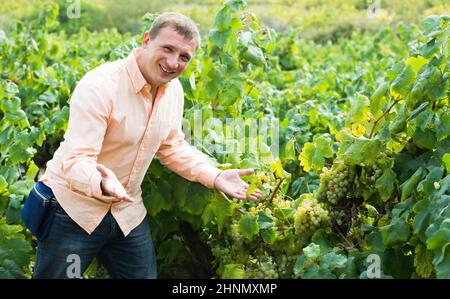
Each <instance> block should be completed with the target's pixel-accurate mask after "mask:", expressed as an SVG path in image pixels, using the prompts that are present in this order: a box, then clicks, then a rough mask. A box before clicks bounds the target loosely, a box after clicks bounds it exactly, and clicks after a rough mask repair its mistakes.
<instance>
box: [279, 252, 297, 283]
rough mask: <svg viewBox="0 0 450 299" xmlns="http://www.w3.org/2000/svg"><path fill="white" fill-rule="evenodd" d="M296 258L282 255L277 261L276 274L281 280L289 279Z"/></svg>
mask: <svg viewBox="0 0 450 299" xmlns="http://www.w3.org/2000/svg"><path fill="white" fill-rule="evenodd" d="M296 260H297V257H295V256H287V255H282V256H281V257H280V258H279V259H278V273H279V275H280V277H281V278H291V277H290V276H291V274H292V269H293V268H294V265H295V262H296Z"/></svg>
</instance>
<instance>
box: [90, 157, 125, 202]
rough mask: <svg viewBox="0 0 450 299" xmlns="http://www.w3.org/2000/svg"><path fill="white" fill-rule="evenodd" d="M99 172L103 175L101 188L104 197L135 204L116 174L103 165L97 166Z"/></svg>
mask: <svg viewBox="0 0 450 299" xmlns="http://www.w3.org/2000/svg"><path fill="white" fill-rule="evenodd" d="M97 170H98V171H99V172H100V174H101V175H102V181H101V184H100V186H101V188H102V192H103V194H104V195H108V196H113V197H115V198H117V199H119V200H125V201H128V202H134V200H133V198H131V197H130V196H129V195H128V194H127V191H126V190H125V188H124V187H123V185H122V184H121V183H120V182H119V180H118V179H117V177H116V175H115V174H114V172H112V171H111V170H110V169H108V168H107V167H105V166H104V165H102V164H97Z"/></svg>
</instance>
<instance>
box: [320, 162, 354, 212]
mask: <svg viewBox="0 0 450 299" xmlns="http://www.w3.org/2000/svg"><path fill="white" fill-rule="evenodd" d="M354 177H355V171H354V169H353V168H349V166H347V165H345V164H336V165H333V168H332V169H331V170H330V169H328V168H326V167H324V168H323V169H322V173H321V174H320V186H319V188H318V190H317V199H318V200H319V201H328V202H329V203H331V204H333V205H335V204H337V203H338V202H339V201H340V200H341V199H345V198H346V197H347V194H349V193H350V191H351V182H352V181H353V180H354Z"/></svg>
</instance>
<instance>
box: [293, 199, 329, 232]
mask: <svg viewBox="0 0 450 299" xmlns="http://www.w3.org/2000/svg"><path fill="white" fill-rule="evenodd" d="M328 219H329V213H328V211H327V210H326V209H325V207H324V206H323V204H321V203H319V202H318V201H317V199H316V198H315V197H314V195H313V194H305V195H304V198H303V201H302V202H301V203H300V205H299V206H298V208H297V210H296V211H295V215H294V228H295V232H296V234H298V235H300V236H302V237H303V238H305V239H306V238H308V237H309V236H310V235H312V233H313V232H314V230H316V229H317V228H319V227H320V225H321V223H322V222H326V221H328Z"/></svg>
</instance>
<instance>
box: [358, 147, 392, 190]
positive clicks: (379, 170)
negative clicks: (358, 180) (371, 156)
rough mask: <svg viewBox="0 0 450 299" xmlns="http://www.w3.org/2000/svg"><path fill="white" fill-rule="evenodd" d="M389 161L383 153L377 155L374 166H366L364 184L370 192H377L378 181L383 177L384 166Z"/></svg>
mask: <svg viewBox="0 0 450 299" xmlns="http://www.w3.org/2000/svg"><path fill="white" fill-rule="evenodd" d="M386 159H387V155H386V153H384V152H381V153H379V154H378V155H377V158H376V160H375V162H374V163H373V164H372V165H368V166H364V173H365V175H364V177H363V184H364V185H365V186H366V188H368V189H369V191H370V192H372V193H373V192H376V185H375V183H376V181H377V180H378V179H379V178H380V177H381V176H382V175H383V164H382V163H385V161H386Z"/></svg>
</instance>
